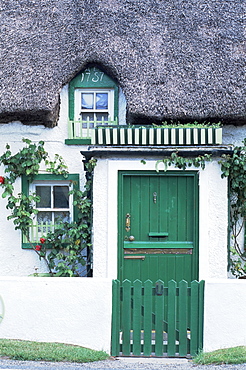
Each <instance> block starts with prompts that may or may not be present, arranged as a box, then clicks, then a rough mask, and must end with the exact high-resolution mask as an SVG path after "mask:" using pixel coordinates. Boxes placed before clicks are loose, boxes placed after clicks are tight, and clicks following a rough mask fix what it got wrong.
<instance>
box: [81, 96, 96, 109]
mask: <svg viewBox="0 0 246 370" xmlns="http://www.w3.org/2000/svg"><path fill="white" fill-rule="evenodd" d="M93 107H94V94H93V93H82V94H81V108H82V109H93Z"/></svg>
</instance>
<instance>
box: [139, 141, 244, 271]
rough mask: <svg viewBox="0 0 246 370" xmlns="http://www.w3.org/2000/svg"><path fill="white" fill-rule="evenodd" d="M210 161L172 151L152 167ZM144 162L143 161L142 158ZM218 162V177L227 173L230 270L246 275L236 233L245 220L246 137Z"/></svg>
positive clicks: (240, 230) (158, 167)
mask: <svg viewBox="0 0 246 370" xmlns="http://www.w3.org/2000/svg"><path fill="white" fill-rule="evenodd" d="M209 161H211V155H210V154H205V155H199V156H197V157H194V158H185V157H183V156H181V155H179V153H178V151H176V152H173V153H172V154H171V155H170V156H169V157H166V158H163V159H161V160H158V161H157V162H156V171H159V169H160V165H161V164H163V165H164V171H167V169H168V167H169V166H171V165H172V166H174V167H175V168H179V169H182V170H186V169H187V168H188V167H191V166H194V167H197V168H198V167H201V168H202V169H205V165H206V162H209ZM142 163H145V161H142ZM219 164H220V166H221V177H222V178H224V177H228V182H229V201H230V231H231V241H232V244H231V245H230V252H231V254H230V270H231V272H232V274H233V275H234V276H236V277H241V276H245V275H246V251H245V250H244V252H243V251H242V250H241V248H240V243H239V240H238V239H239V235H240V234H241V232H242V231H243V230H244V228H245V220H246V139H244V141H243V146H240V147H235V148H234V151H233V152H232V154H223V155H222V156H221V159H220V160H219Z"/></svg>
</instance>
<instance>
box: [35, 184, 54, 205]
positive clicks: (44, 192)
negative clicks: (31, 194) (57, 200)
mask: <svg viewBox="0 0 246 370" xmlns="http://www.w3.org/2000/svg"><path fill="white" fill-rule="evenodd" d="M36 194H37V195H38V196H39V197H40V202H39V203H37V207H38V208H50V207H51V187H50V186H36Z"/></svg>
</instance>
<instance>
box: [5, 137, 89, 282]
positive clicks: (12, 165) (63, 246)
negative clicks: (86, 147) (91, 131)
mask: <svg viewBox="0 0 246 370" xmlns="http://www.w3.org/2000/svg"><path fill="white" fill-rule="evenodd" d="M23 142H24V143H25V144H26V146H25V147H24V148H23V149H21V150H20V151H19V152H17V153H16V154H15V155H12V153H11V151H10V146H9V145H8V144H7V145H6V152H5V153H4V154H3V155H2V156H1V157H0V164H3V165H4V166H5V173H6V174H7V176H6V177H5V178H3V177H2V176H1V177H0V180H1V181H0V184H1V185H0V186H1V187H2V188H3V194H2V197H3V198H7V205H6V208H7V209H9V210H10V211H11V214H10V215H9V216H8V217H7V218H8V220H13V223H14V225H15V229H16V230H21V232H22V233H23V235H25V236H26V238H27V240H29V242H30V245H31V246H32V248H33V249H34V251H35V252H36V253H37V254H38V256H39V258H40V259H44V261H45V262H46V264H47V267H48V270H49V273H50V274H51V275H52V274H54V273H56V274H57V275H58V276H80V274H81V272H82V269H83V267H84V268H87V266H85V265H86V260H85V257H84V255H85V254H84V253H83V250H85V249H86V252H87V253H86V254H88V252H89V253H90V251H91V199H90V191H91V185H92V182H91V173H92V172H93V169H94V167H95V165H96V160H94V159H92V160H90V161H89V162H88V163H87V164H86V170H87V178H88V179H87V180H88V181H87V183H86V186H85V190H84V191H83V192H82V191H81V190H78V189H77V188H76V187H75V186H74V187H73V188H72V189H71V190H70V192H69V195H70V196H71V197H73V205H74V206H75V207H76V208H77V215H78V217H77V222H71V223H69V222H64V221H62V220H61V221H60V222H57V226H56V228H55V230H54V231H53V232H50V233H48V235H47V236H44V237H43V238H40V245H33V244H32V242H31V241H30V239H29V229H30V226H31V224H32V219H33V216H34V215H36V214H37V213H38V210H37V209H36V208H35V206H34V205H35V204H36V203H38V202H39V201H40V198H39V197H38V196H37V195H36V194H35V193H34V194H30V195H25V194H24V193H19V194H18V195H17V196H16V195H15V194H14V183H15V181H16V179H17V178H18V177H20V176H22V175H25V176H27V177H28V178H29V179H30V181H32V180H33V178H34V176H35V175H37V174H38V172H39V168H40V164H41V162H42V161H44V163H45V165H46V170H47V172H51V173H52V174H56V175H63V176H64V178H66V177H67V176H68V171H67V166H66V164H65V163H64V161H63V158H62V157H61V156H59V155H58V154H56V155H55V158H54V161H52V160H51V159H50V158H49V156H48V153H47V152H46V151H45V150H44V142H43V141H40V142H39V143H38V144H34V143H32V142H31V141H30V140H28V139H23ZM73 185H76V184H75V183H73V182H71V187H72V186H73Z"/></svg>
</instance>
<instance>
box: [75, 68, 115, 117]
mask: <svg viewBox="0 0 246 370" xmlns="http://www.w3.org/2000/svg"><path fill="white" fill-rule="evenodd" d="M83 90H84V91H98V92H99V91H101V92H103V91H107V92H108V93H109V106H110V116H112V117H110V118H111V120H112V121H118V95H119V88H118V85H117V83H116V82H115V81H114V80H113V79H112V78H110V77H109V76H108V75H107V74H106V73H104V72H103V71H102V70H100V69H99V68H97V67H88V68H86V69H84V70H83V71H82V72H80V73H79V74H78V75H77V76H76V77H74V79H73V80H72V81H71V82H70V83H69V120H70V121H77V120H78V118H79V117H78V112H79V110H80V108H78V106H79V103H78V99H79V98H78V97H77V96H78V95H80V93H81V92H82V91H83Z"/></svg>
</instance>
